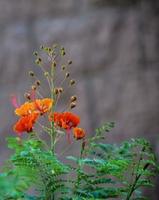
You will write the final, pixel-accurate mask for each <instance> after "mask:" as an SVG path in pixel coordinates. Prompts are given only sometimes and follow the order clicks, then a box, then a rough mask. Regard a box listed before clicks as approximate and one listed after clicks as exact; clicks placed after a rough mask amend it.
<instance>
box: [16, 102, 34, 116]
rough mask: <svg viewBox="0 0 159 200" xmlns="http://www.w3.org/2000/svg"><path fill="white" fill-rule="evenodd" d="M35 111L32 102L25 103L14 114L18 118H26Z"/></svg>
mask: <svg viewBox="0 0 159 200" xmlns="http://www.w3.org/2000/svg"><path fill="white" fill-rule="evenodd" d="M34 111H35V106H34V104H33V103H32V102H25V103H24V104H23V105H21V106H20V107H19V108H17V109H15V114H16V115H18V116H26V115H29V114H31V113H33V112H34Z"/></svg>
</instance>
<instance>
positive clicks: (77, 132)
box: [73, 127, 86, 140]
mask: <svg viewBox="0 0 159 200" xmlns="http://www.w3.org/2000/svg"><path fill="white" fill-rule="evenodd" d="M73 135H74V137H75V138H76V139H77V140H80V139H82V138H84V137H85V135H86V133H85V131H84V129H82V128H78V127H76V128H74V129H73Z"/></svg>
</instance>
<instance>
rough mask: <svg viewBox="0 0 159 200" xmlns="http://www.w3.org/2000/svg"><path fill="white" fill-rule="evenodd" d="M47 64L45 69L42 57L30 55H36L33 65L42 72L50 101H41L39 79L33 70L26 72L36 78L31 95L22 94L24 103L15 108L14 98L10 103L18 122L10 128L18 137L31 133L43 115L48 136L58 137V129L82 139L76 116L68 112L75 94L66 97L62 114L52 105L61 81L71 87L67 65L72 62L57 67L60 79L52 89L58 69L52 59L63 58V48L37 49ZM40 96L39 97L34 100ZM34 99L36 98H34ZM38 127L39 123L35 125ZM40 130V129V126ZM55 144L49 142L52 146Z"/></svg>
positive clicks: (71, 81)
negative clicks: (59, 71) (40, 51)
mask: <svg viewBox="0 0 159 200" xmlns="http://www.w3.org/2000/svg"><path fill="white" fill-rule="evenodd" d="M41 50H43V51H44V52H45V53H46V54H47V57H48V59H49V61H50V64H51V67H50V68H47V69H46V68H45V66H44V64H45V63H43V61H42V58H41V57H40V56H39V54H38V53H37V52H34V55H35V56H36V60H35V63H36V64H37V65H38V66H39V67H40V68H41V69H42V73H43V75H44V77H45V79H46V80H47V82H48V86H49V88H50V93H51V94H50V98H44V97H43V96H42V95H41V94H40V92H39V91H38V88H39V87H40V85H41V82H40V80H38V79H37V78H36V76H35V74H34V72H33V71H30V72H29V75H30V76H31V77H32V78H34V79H36V80H35V82H34V85H32V86H31V92H28V93H26V94H25V97H26V98H27V101H26V102H25V103H24V104H22V105H20V106H18V104H17V103H16V99H15V97H14V99H13V104H14V106H15V107H16V109H15V114H16V115H17V116H18V117H19V120H18V121H17V122H16V124H15V125H14V131H15V132H16V133H17V134H18V135H21V134H22V133H23V132H27V133H31V132H33V129H34V125H35V123H36V122H39V121H38V120H39V118H40V117H41V116H43V115H45V116H46V118H47V119H48V122H49V124H50V127H45V128H47V130H48V134H49V135H50V136H51V140H52V137H53V138H54V140H56V136H58V130H62V131H64V132H66V133H67V135H68V136H69V134H70V131H72V133H73V136H74V138H75V139H77V140H78V139H82V138H85V135H86V133H85V130H84V129H82V128H79V127H78V125H79V123H80V117H79V116H78V115H76V114H74V113H72V112H70V111H69V109H73V108H75V107H76V101H77V97H76V96H75V95H73V96H71V97H70V100H69V107H68V108H67V109H68V110H67V109H66V110H64V111H63V112H56V111H55V110H56V105H57V103H58V101H59V98H60V97H61V96H62V93H63V92H64V88H63V86H62V85H63V83H64V81H65V80H69V87H71V86H73V85H74V84H75V80H74V79H71V78H70V73H69V71H68V66H70V65H71V64H72V61H70V60H69V61H68V62H67V64H65V65H62V66H61V67H60V69H61V72H64V73H65V74H64V80H62V83H61V85H59V86H58V87H56V83H55V76H56V75H57V73H56V71H57V70H58V67H57V61H56V58H57V57H58V56H59V54H60V56H64V55H65V50H64V48H61V49H59V51H58V50H57V48H56V47H55V48H49V47H41ZM39 94H40V98H39V97H38V96H39ZM36 97H37V98H36ZM38 124H40V123H38ZM41 127H44V126H41ZM54 142H55V141H53V143H54Z"/></svg>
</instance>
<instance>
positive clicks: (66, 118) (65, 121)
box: [49, 112, 80, 130]
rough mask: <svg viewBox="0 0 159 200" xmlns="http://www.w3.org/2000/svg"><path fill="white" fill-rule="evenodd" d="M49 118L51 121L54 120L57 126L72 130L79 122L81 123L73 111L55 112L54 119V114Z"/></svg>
mask: <svg viewBox="0 0 159 200" xmlns="http://www.w3.org/2000/svg"><path fill="white" fill-rule="evenodd" d="M49 119H50V120H51V121H52V120H54V122H55V125H56V126H59V127H61V128H64V129H66V130H70V129H71V128H73V127H76V126H78V124H79V123H80V118H79V117H78V116H77V115H75V114H73V113H71V112H64V113H58V112H55V113H54V119H52V116H50V118H49Z"/></svg>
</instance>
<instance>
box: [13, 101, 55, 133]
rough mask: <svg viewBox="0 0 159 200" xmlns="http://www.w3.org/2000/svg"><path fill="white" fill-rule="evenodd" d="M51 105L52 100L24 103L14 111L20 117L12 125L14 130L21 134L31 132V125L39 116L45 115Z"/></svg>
mask: <svg viewBox="0 0 159 200" xmlns="http://www.w3.org/2000/svg"><path fill="white" fill-rule="evenodd" d="M52 105H53V100H52V99H49V98H44V99H36V100H34V101H32V102H25V103H24V104H22V105H21V106H20V107H18V108H16V109H15V114H16V115H18V116H19V117H20V119H19V120H18V122H17V123H16V124H15V125H14V130H15V131H16V132H17V133H18V134H21V133H22V132H28V133H29V132H32V130H33V125H34V124H35V122H36V120H37V119H38V117H39V116H40V115H43V114H45V113H47V112H48V111H49V110H50V109H51V107H52Z"/></svg>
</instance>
